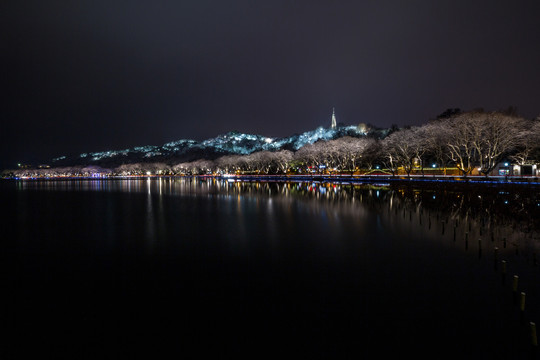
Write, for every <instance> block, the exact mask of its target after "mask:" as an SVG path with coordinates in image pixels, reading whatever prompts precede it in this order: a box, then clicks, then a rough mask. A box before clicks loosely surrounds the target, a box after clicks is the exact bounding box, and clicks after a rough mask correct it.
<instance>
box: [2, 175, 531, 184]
mask: <svg viewBox="0 0 540 360" xmlns="http://www.w3.org/2000/svg"><path fill="white" fill-rule="evenodd" d="M168 178H200V179H209V178H212V179H219V180H225V181H228V182H314V183H340V184H356V183H358V184H362V183H380V182H388V183H400V184H407V183H409V184H412V183H416V184H417V183H455V184H482V185H484V184H492V185H540V178H539V177H524V176H489V177H485V176H468V177H463V176H458V175H411V176H407V175H395V176H392V175H323V174H311V175H236V174H223V175H210V174H209V175H107V176H56V177H27V178H2V180H12V181H58V180H66V181H69V180H136V179H168Z"/></svg>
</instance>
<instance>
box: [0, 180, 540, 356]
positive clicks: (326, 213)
mask: <svg viewBox="0 0 540 360" xmlns="http://www.w3.org/2000/svg"><path fill="white" fill-rule="evenodd" d="M15 187H16V189H17V190H18V191H17V194H16V198H15V200H14V202H13V204H14V205H13V207H14V208H16V209H17V211H16V213H15V214H14V215H11V216H12V218H13V219H12V220H13V223H11V224H10V226H11V227H12V228H17V229H20V232H18V233H17V235H16V236H15V237H14V239H15V243H16V248H17V256H18V257H13V259H19V258H21V259H23V260H24V265H20V264H16V265H17V267H18V268H19V269H22V270H21V273H24V271H26V272H27V273H28V274H26V275H25V276H26V277H27V278H25V281H27V282H26V283H25V282H24V281H22V280H21V281H20V283H21V284H22V285H20V288H22V289H23V290H24V291H23V290H20V289H19V288H17V291H21V292H22V295H21V296H20V299H18V300H20V301H21V302H24V301H29V300H27V299H35V298H36V296H38V297H39V292H38V291H37V290H35V289H36V288H41V287H42V283H46V284H47V283H51V284H52V286H53V287H54V288H55V290H56V291H57V293H60V294H63V295H65V293H66V292H71V291H72V290H71V288H70V290H69V291H68V290H66V289H67V288H64V286H65V284H66V283H69V284H75V285H70V286H71V287H74V288H75V289H77V291H79V292H80V293H81V294H82V295H80V297H81V298H82V299H84V300H80V303H77V306H78V307H79V305H81V304H82V305H81V306H83V305H84V306H87V305H88V302H87V300H86V296H90V299H92V301H91V303H92V304H94V303H96V302H97V303H99V301H100V300H99V299H100V298H102V297H108V296H109V293H113V294H115V297H116V298H119V299H121V300H118V301H119V303H120V304H121V305H120V306H119V309H120V310H119V309H113V310H110V309H109V308H107V306H106V305H102V307H101V309H102V310H103V313H105V314H106V317H110V318H114V317H115V316H116V315H115V314H116V312H120V313H123V312H125V317H126V318H129V317H130V316H133V314H140V313H138V312H142V313H143V314H144V311H142V310H141V308H144V309H148V308H160V309H161V308H162V310H160V311H163V312H164V315H163V318H166V319H169V318H174V319H175V320H176V322H175V324H180V325H177V326H179V327H182V326H183V325H184V324H187V325H185V326H186V334H191V333H192V329H193V328H195V329H197V330H198V331H199V332H201V333H204V332H205V331H207V328H209V327H210V328H211V327H212V326H215V327H217V328H218V329H219V331H221V332H222V333H226V332H227V328H226V325H223V324H225V323H227V324H228V323H230V322H231V321H233V322H238V321H240V322H241V323H242V324H243V325H244V326H245V328H246V329H250V330H248V331H246V332H244V333H242V335H243V336H245V337H248V336H249V335H250V334H248V333H251V329H256V330H257V331H259V332H261V333H264V334H266V335H265V336H267V337H268V338H270V336H271V334H269V333H267V332H264V329H265V328H268V329H270V328H271V326H267V325H268V324H274V325H276V324H277V325H279V326H282V328H280V331H281V332H283V333H284V334H286V335H284V337H288V338H290V339H292V338H294V339H297V338H302V335H304V334H305V343H306V344H310V345H309V346H314V345H313V341H314V342H315V343H317V342H319V343H321V344H325V341H329V340H328V339H329V338H332V336H331V335H332V334H338V335H339V336H338V335H335V336H336V338H338V337H339V338H340V340H339V341H344V340H342V339H345V338H346V339H349V340H348V342H347V343H346V344H344V343H341V344H340V343H339V341H337V340H336V341H337V342H329V343H328V344H327V345H328V348H324V346H323V345H321V346H323V349H324V350H328V351H330V353H332V351H335V349H336V347H337V346H344V347H342V348H344V349H345V348H346V349H354V351H360V348H361V347H360V346H359V345H358V343H357V341H359V340H358V339H370V336H371V337H373V336H375V338H373V339H377V340H378V339H379V338H378V337H379V336H381V337H384V336H387V335H390V336H394V335H395V334H393V333H392V332H393V331H397V332H399V333H400V335H401V336H402V337H403V338H405V339H406V340H403V341H401V342H397V344H399V345H400V346H405V347H409V348H411V347H412V348H414V344H415V343H414V340H415V339H416V338H417V336H420V337H426V336H427V337H429V336H430V333H431V332H432V331H431V330H430V329H431V328H429V327H430V326H431V324H432V319H433V317H435V316H439V317H440V318H439V319H438V320H439V321H440V322H442V323H444V324H447V326H449V329H448V330H445V329H442V330H440V331H442V333H443V334H445V336H440V338H441V339H444V338H445V337H452V336H457V335H455V333H456V332H455V331H454V330H452V328H451V325H452V324H454V322H456V323H459V321H457V320H455V319H454V318H457V319H462V318H465V319H476V320H477V321H479V322H480V325H478V326H476V325H475V323H474V321H471V324H468V325H470V328H471V329H481V330H482V331H484V332H487V330H490V331H491V330H492V329H491V327H493V330H492V332H490V333H489V334H490V335H489V336H487V335H486V338H482V337H481V335H478V334H477V333H471V334H469V335H470V336H466V335H461V336H462V337H459V341H462V342H467V341H468V340H467V339H468V338H471V339H473V340H472V342H470V343H469V342H467V344H468V345H469V346H472V347H474V346H475V344H476V342H478V341H480V342H482V341H484V342H486V344H489V346H490V349H492V350H493V349H496V348H497V347H496V346H495V345H498V344H497V343H496V344H495V345H494V344H492V343H491V342H490V341H491V340H490V337H491V336H494V334H497V333H501V332H502V331H503V330H504V326H509V329H511V332H512V334H513V333H514V328H513V327H512V326H514V323H513V322H511V321H510V322H504V321H502V320H500V323H501V324H503V325H504V326H502V325H497V324H498V323H497V322H495V324H492V323H490V321H491V320H490V319H491V318H490V316H492V314H496V316H498V313H497V311H500V309H499V308H498V307H497V306H499V305H500V304H499V303H498V302H495V301H494V296H499V293H498V291H499V288H501V287H499V286H498V285H499V281H498V280H499V278H498V275H500V274H499V273H500V260H503V259H505V260H507V261H508V267H509V271H508V277H510V276H511V275H513V274H515V273H519V274H520V286H521V287H522V288H523V289H526V291H527V294H528V295H527V296H528V299H529V300H528V301H529V302H530V304H531V305H530V307H529V308H528V313H527V316H531V317H533V318H535V319H538V315H539V313H538V312H539V310H540V309H538V307H535V306H534V304H538V303H540V302H539V301H538V299H540V286H539V282H538V278H539V276H538V275H539V267H538V266H537V265H536V264H535V263H534V261H535V256H536V254H538V249H539V246H538V243H539V240H538V239H539V237H538V223H537V222H536V219H538V216H539V215H540V214H539V210H538V207H537V206H536V202H537V201H538V194H537V193H536V192H532V191H531V192H523V191H518V190H514V189H504V190H501V188H484V189H479V188H478V187H475V188H459V187H452V188H444V187H442V188H441V187H439V188H426V187H424V188H420V187H414V186H398V185H393V186H390V185H384V184H382V185H373V184H364V185H350V184H347V185H340V184H319V183H248V182H226V181H220V180H215V179H204V180H202V179H178V178H159V179H157V178H148V179H138V180H84V181H31V182H17V183H16V185H15ZM50 209H54V211H50ZM13 224H15V225H13ZM5 228H7V226H4V227H3V229H5ZM479 240H481V242H479ZM495 247H498V255H497V256H498V258H495V255H494V248H495ZM44 254H45V255H44ZM49 258H50V260H49ZM72 258H73V259H76V260H71V259H72ZM10 259H11V258H10ZM11 261H15V260H11ZM497 267H498V268H497ZM35 269H39V270H38V271H36V270H35ZM41 269H45V271H41ZM51 269H53V270H51ZM74 269H75V270H74ZM73 271H75V273H76V274H77V275H78V278H77V279H76V281H73V280H72V279H71V278H70V277H69V276H68V275H66V274H69V273H70V272H73ZM48 272H50V273H51V274H53V275H54V276H53V275H51V276H49V273H48ZM495 274H496V275H497V276H495ZM21 277H22V276H21ZM28 278H29V279H34V278H36V280H35V283H34V282H31V281H28ZM66 279H67V280H69V281H67V280H66ZM81 279H82V280H81ZM96 279H97V280H96ZM493 279H495V280H497V281H492V280H493ZM19 280H20V279H19ZM506 281H507V282H508V281H509V280H508V279H507V280H506ZM56 282H58V283H56ZM28 283H29V284H30V285H27V284H28ZM493 283H495V285H497V286H495V285H494V284H493ZM103 284H105V285H103ZM486 284H487V285H486ZM507 284H508V283H507ZM480 285H482V286H480ZM18 286H19V285H18ZM116 289H118V290H116ZM479 289H482V290H481V291H480V290H479ZM68 295H70V293H69V294H68ZM70 296H71V295H70ZM53 298H54V300H55V301H54V302H52V303H51V304H47V306H41V307H38V308H39V309H40V312H39V313H40V314H41V313H43V314H46V310H48V309H49V308H53V309H55V310H56V311H57V312H60V313H61V312H62V308H60V310H59V308H58V307H56V306H57V298H56V297H54V296H53ZM449 299H451V300H449ZM501 302H502V303H503V304H505V303H504V301H502V300H501ZM476 303H477V306H476V307H473V306H472V305H471V309H463V310H462V309H461V308H460V307H459V306H458V305H459V304H461V305H464V304H465V305H467V306H469V304H476ZM148 304H151V305H152V306H148ZM164 304H165V305H164ZM180 304H181V305H180ZM185 304H187V305H185ZM216 304H217V305H216ZM61 305H62V306H65V305H64V303H61ZM17 306H18V305H17ZM58 306H60V305H58ZM84 306H83V307H84ZM92 306H93V305H92ZM183 306H184V307H186V309H188V310H187V311H186V312H188V313H189V312H194V313H195V314H197V316H194V317H193V319H195V320H193V319H191V318H190V317H189V316H188V315H185V314H184V315H183V316H184V317H182V318H176V317H175V315H172V314H173V313H174V311H175V310H176V309H177V308H182V307H183ZM454 306H456V307H457V308H458V309H459V310H456V308H454ZM500 306H501V307H502V306H506V305H500ZM484 307H485V308H487V309H486V312H487V313H489V314H490V315H486V316H485V317H484V315H478V314H479V313H478V310H477V309H478V308H481V309H484ZM125 308H127V309H130V311H127V310H124V309H125ZM214 308H215V309H216V310H212V309H214ZM223 308H226V309H233V310H230V312H231V313H232V314H233V315H231V318H229V315H223V314H224V313H226V312H222V309H223ZM473 309H475V310H473ZM42 310H43V311H42ZM504 311H506V310H504ZM36 313H37V312H36ZM71 313H72V311H71V312H70V314H71ZM208 314H211V315H208ZM435 314H436V315H435ZM448 314H450V315H448ZM33 316H35V314H33ZM39 316H46V315H39ZM66 316H67V315H66ZM69 316H71V315H69ZM95 316H96V317H97V318H98V319H101V318H100V317H99V316H101V315H99V314H98V315H95ZM147 316H148V318H144V319H145V320H144V321H145V322H146V323H149V324H150V325H153V326H155V325H156V323H155V322H153V321H154V320H152V319H153V316H154V314H153V313H152V314H150V315H147ZM445 316H447V317H446V318H445ZM29 318H30V315H29ZM201 318H202V319H204V320H205V321H206V322H202V325H201V321H200V319H201ZM252 318H256V319H259V320H257V321H255V320H253V322H252V320H251V319H252ZM135 319H136V320H133V321H132V322H129V320H128V322H127V323H128V324H135V323H136V322H137V321H138V320H139V318H138V317H136V318H135ZM148 319H150V320H148ZM186 319H187V320H186ZM190 319H191V320H190ZM216 319H220V320H216ZM335 319H340V320H342V321H343V320H345V319H346V320H347V322H346V324H348V325H345V326H343V325H342V324H341V323H339V324H338V321H337V320H335ZM28 321H33V320H31V319H30V320H28ZM66 321H67V320H66ZM100 321H101V322H103V323H106V322H107V321H106V320H103V319H101V320H99V321H98V320H96V323H100ZM416 322H418V323H419V324H421V326H422V329H415V328H413V327H412V325H410V324H413V323H416ZM484 322H485V323H489V324H490V325H486V326H484V325H482V324H484ZM538 322H540V321H537V323H538ZM81 324H83V323H82V322H81ZM207 324H211V325H212V326H209V325H207ZM216 324H217V325H216ZM261 324H262V325H261ZM283 324H288V325H287V327H283ZM365 324H369V326H368V325H365ZM380 324H384V325H380ZM508 324H510V325H508ZM158 325H159V324H158ZM454 325H455V326H458V328H459V331H457V333H459V334H467V332H466V331H467V326H468V325H467V326H462V327H459V326H461V325H460V324H457V325H456V324H454ZM80 326H81V327H82V326H83V325H80ZM96 326H97V325H96ZM118 327H119V329H118V330H120V331H127V330H126V327H125V325H121V326H118ZM362 327H365V328H362ZM486 327H487V329H484V328H486ZM295 328H297V329H300V330H298V332H295V330H294V329H295ZM501 328H502V330H501ZM291 329H292V330H291ZM343 329H345V330H343ZM358 329H360V330H358ZM374 329H375V330H374ZM388 329H391V330H392V331H390V330H388ZM425 329H427V330H425ZM96 331H101V330H96ZM257 331H254V333H258V332H257ZM355 331H360V332H361V336H359V335H358V334H357V333H355ZM475 331H476V330H475ZM508 331H510V330H508ZM299 333H301V335H300V334H299ZM408 333H410V335H408ZM186 334H184V335H183V336H186ZM370 334H376V335H370ZM512 334H510V335H508V334H506V333H504V336H503V335H501V337H508V336H512ZM220 335H222V334H221V333H220ZM274 335H275V334H274ZM433 336H434V335H433ZM434 337H435V336H434ZM251 339H252V340H255V341H259V342H262V343H263V344H264V340H260V339H258V340H257V339H253V338H251ZM479 339H481V340H479ZM139 340H140V339H139ZM281 340H282V341H286V340H283V339H281ZM431 340H433V341H442V340H438V336H437V338H434V339H431ZM175 341H178V340H177V338H175ZM231 341H233V340H231ZM444 344H446V346H448V343H446V342H444ZM520 344H522V343H521V342H520ZM264 345H265V346H264V348H267V347H268V344H264ZM363 346H366V347H368V346H369V344H366V343H364V344H363ZM395 346H396V348H397V347H398V345H395ZM520 346H521V345H520ZM300 348H302V349H305V347H300ZM351 351H353V350H351ZM493 351H494V352H495V351H496V350H493ZM458 353H459V354H461V355H463V354H468V353H467V352H464V353H460V352H459V351H457V350H456V354H458Z"/></svg>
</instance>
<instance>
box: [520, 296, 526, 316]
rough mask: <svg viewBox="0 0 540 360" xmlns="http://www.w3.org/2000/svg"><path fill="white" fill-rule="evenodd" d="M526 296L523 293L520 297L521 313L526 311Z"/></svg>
mask: <svg viewBox="0 0 540 360" xmlns="http://www.w3.org/2000/svg"><path fill="white" fill-rule="evenodd" d="M525 296H526V294H525V293H524V292H523V291H522V292H521V294H520V297H519V309H520V310H521V312H523V311H525Z"/></svg>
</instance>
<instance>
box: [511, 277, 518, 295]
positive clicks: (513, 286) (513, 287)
mask: <svg viewBox="0 0 540 360" xmlns="http://www.w3.org/2000/svg"><path fill="white" fill-rule="evenodd" d="M518 281H519V276H517V275H514V280H513V282H512V291H513V292H517V289H518Z"/></svg>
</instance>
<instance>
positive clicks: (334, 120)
mask: <svg viewBox="0 0 540 360" xmlns="http://www.w3.org/2000/svg"><path fill="white" fill-rule="evenodd" d="M336 126H337V121H336V109H335V108H332V126H331V128H332V129H335V128H336Z"/></svg>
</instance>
